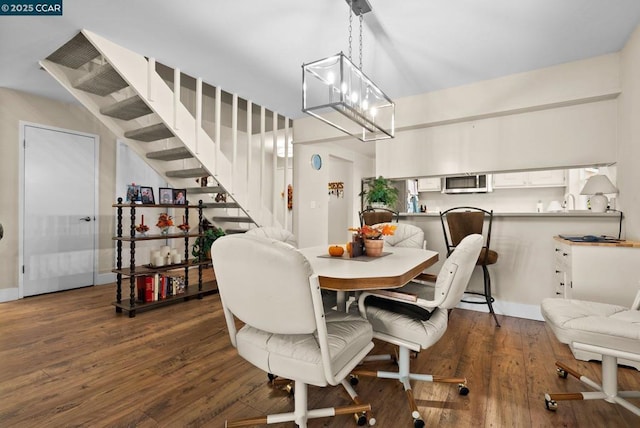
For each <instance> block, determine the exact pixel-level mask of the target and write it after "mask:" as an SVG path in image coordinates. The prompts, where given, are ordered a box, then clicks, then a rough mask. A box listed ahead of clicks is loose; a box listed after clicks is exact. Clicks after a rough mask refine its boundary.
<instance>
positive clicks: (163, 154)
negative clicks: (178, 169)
mask: <svg viewBox="0 0 640 428" xmlns="http://www.w3.org/2000/svg"><path fill="white" fill-rule="evenodd" d="M146 157H147V159H156V160H163V161H172V160H178V159H189V158H192V157H193V155H192V154H191V152H190V151H189V150H188V149H187V148H186V147H175V148H173V149H166V150H159V151H157V152H149V153H147V154H146Z"/></svg>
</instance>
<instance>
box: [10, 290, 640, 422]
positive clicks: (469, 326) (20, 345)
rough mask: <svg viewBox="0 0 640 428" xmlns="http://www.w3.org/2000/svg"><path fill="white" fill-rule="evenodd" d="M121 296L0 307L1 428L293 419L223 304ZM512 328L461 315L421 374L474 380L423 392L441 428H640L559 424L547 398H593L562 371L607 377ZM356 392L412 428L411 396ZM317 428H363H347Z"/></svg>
mask: <svg viewBox="0 0 640 428" xmlns="http://www.w3.org/2000/svg"><path fill="white" fill-rule="evenodd" d="M114 289H115V287H114V286H112V285H106V286H97V287H90V288H85V289H79V290H72V291H66V292H62V293H55V294H50V295H43V296H37V297H30V298H26V299H23V300H20V301H15V302H8V303H2V304H0V426H2V427H74V426H82V427H89V426H90V427H100V426H108V427H134V426H135V427H159V426H162V427H223V426H224V421H225V419H226V418H238V417H251V416H258V415H260V414H261V413H263V412H282V411H291V410H292V400H291V399H290V398H288V397H287V396H286V395H285V394H284V393H283V392H282V391H279V390H274V389H272V388H271V387H270V386H268V385H267V382H266V380H267V378H266V375H265V374H264V373H263V372H261V371H260V370H257V369H255V368H254V367H253V366H251V365H250V364H248V363H246V362H245V361H244V360H243V359H241V358H240V357H238V356H237V354H236V352H235V350H234V349H233V348H232V347H231V345H230V343H229V339H228V335H227V332H226V327H225V323H224V319H223V315H222V313H221V310H220V301H219V298H218V296H217V295H213V296H207V297H205V298H204V299H202V300H197V299H193V300H190V301H188V302H185V303H180V304H176V305H171V306H166V307H163V308H160V309H156V310H153V311H149V312H144V313H140V314H138V315H137V317H136V318H133V319H130V318H128V317H127V315H126V314H116V313H115V311H114V308H113V307H112V306H111V305H110V303H111V302H112V301H113V300H114V295H115V291H114ZM272 310H273V311H280V310H286V308H278V307H274V308H272ZM500 321H501V323H502V328H496V327H494V323H493V320H492V319H491V317H490V316H489V315H488V314H485V313H479V312H472V311H465V310H454V311H453V312H452V314H451V319H450V325H449V329H448V331H447V333H446V335H445V336H444V337H443V338H442V339H441V340H440V342H439V343H438V344H436V345H435V346H434V347H433V348H431V349H429V350H427V351H424V352H422V353H420V355H419V356H418V357H417V359H415V360H413V361H412V368H413V371H414V372H422V373H432V374H439V375H443V376H466V377H467V379H468V386H469V388H470V390H471V392H470V393H469V395H468V396H466V397H462V396H459V395H458V393H457V388H456V387H455V386H451V385H438V384H429V383H424V382H416V383H414V388H415V389H414V392H415V396H416V398H417V401H418V405H419V407H420V410H421V412H422V415H423V417H424V419H425V422H426V425H427V426H428V427H430V426H446V427H448V426H451V427H468V426H482V427H536V428H537V427H563V426H565V427H605V426H606V427H637V426H640V418H638V417H636V416H635V415H633V414H632V413H630V412H629V411H627V410H625V409H623V408H621V407H619V406H616V405H613V404H609V403H606V402H603V401H590V402H564V403H560V406H559V409H558V411H557V412H555V413H553V412H549V411H547V410H546V409H545V406H544V399H543V393H544V392H550V391H555V392H563V391H580V390H585V387H583V386H582V385H581V384H580V383H579V382H578V381H576V380H575V379H572V378H571V377H570V378H569V379H567V380H564V379H560V378H558V377H557V376H556V374H555V366H554V361H555V359H559V360H562V361H564V362H567V363H569V365H570V366H571V367H573V368H575V369H577V370H578V371H581V372H582V373H583V374H585V375H587V376H590V377H592V378H594V379H597V380H599V379H600V364H599V363H585V362H578V361H575V360H574V359H573V357H572V356H571V353H570V352H569V350H568V348H567V347H566V346H564V345H562V344H560V343H559V342H557V340H556V339H555V337H554V336H553V334H552V333H551V331H550V330H548V329H547V328H546V327H545V324H544V323H542V322H538V321H530V320H524V319H519V318H511V317H501V319H500ZM386 350H392V348H391V347H390V346H388V345H385V344H382V343H377V344H376V348H375V349H374V352H383V351H386ZM384 366H385V364H384V363H383V364H382V367H384ZM387 367H388V368H389V369H391V368H392V367H389V366H388V365H387ZM619 381H620V384H621V386H622V387H623V388H624V389H640V373H638V372H637V371H635V370H633V369H622V370H621V371H620V375H619ZM356 389H357V391H358V393H359V394H360V396H361V398H362V399H363V401H365V402H367V401H368V402H370V403H371V405H372V406H373V409H374V412H375V415H376V418H377V420H378V424H377V426H379V427H394V428H395V427H411V426H412V423H411V418H410V415H409V410H408V406H407V404H406V402H405V399H404V393H403V391H402V388H401V386H400V384H399V383H398V382H396V381H391V380H380V379H370V378H361V380H360V383H359V384H358V385H357V387H356ZM309 401H310V405H311V406H312V407H319V406H332V405H344V404H347V403H348V397H347V396H346V394H345V393H344V391H342V389H341V388H340V387H333V388H317V387H310V389H309ZM274 426H281V427H285V426H287V427H290V426H293V424H280V425H274ZM309 426H310V427H320V426H331V427H355V426H356V425H355V423H354V421H353V418H352V417H350V416H338V417H335V418H323V419H316V420H313V421H310V423H309Z"/></svg>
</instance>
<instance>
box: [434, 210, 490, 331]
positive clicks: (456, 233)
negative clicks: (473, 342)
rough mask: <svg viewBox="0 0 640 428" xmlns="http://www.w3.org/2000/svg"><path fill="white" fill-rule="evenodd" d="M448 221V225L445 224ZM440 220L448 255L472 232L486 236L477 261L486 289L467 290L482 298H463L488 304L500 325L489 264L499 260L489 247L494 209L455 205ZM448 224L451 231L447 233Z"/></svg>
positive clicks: (475, 302)
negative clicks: (492, 291) (485, 225)
mask: <svg viewBox="0 0 640 428" xmlns="http://www.w3.org/2000/svg"><path fill="white" fill-rule="evenodd" d="M485 219H486V220H487V226H488V227H487V232H486V233H483V231H484V224H485ZM445 221H446V226H445ZM440 222H441V223H442V232H443V233H444V244H445V246H446V248H447V257H449V256H450V255H451V253H453V251H454V250H455V248H456V246H457V245H458V244H460V242H462V240H463V239H464V238H465V237H466V236H468V235H472V234H479V235H482V236H484V237H485V244H484V246H483V247H482V250H481V251H480V256H479V257H478V260H477V262H476V266H481V267H482V273H483V279H484V291H482V292H479V291H466V292H465V293H466V294H473V295H477V296H480V297H481V298H482V299H481V300H464V299H463V300H462V301H463V302H465V303H472V304H486V305H487V306H488V307H489V312H490V313H491V315H493V319H494V321H495V322H496V325H497V326H498V327H500V323H499V322H498V317H497V316H496V313H495V312H494V310H493V302H494V301H495V299H494V298H493V296H492V295H491V277H490V276H489V269H488V266H489V265H492V264H495V263H496V262H497V261H498V253H496V252H495V251H493V250H490V249H489V245H490V243H491V226H492V224H493V210H491V211H487V210H484V209H482V208H476V207H454V208H450V209H448V210H446V211H443V212H441V213H440ZM447 226H448V230H449V232H448V233H447Z"/></svg>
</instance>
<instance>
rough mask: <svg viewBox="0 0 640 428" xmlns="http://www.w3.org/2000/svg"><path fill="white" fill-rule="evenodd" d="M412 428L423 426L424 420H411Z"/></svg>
mask: <svg viewBox="0 0 640 428" xmlns="http://www.w3.org/2000/svg"><path fill="white" fill-rule="evenodd" d="M413 427H414V428H424V421H423V420H422V419H415V420H414V421H413Z"/></svg>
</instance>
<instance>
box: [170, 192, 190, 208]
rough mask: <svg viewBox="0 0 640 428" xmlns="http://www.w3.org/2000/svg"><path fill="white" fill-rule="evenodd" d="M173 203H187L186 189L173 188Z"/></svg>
mask: <svg viewBox="0 0 640 428" xmlns="http://www.w3.org/2000/svg"><path fill="white" fill-rule="evenodd" d="M173 203H174V204H176V205H185V204H186V203H187V189H173Z"/></svg>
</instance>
